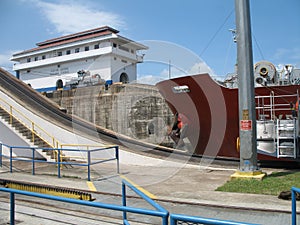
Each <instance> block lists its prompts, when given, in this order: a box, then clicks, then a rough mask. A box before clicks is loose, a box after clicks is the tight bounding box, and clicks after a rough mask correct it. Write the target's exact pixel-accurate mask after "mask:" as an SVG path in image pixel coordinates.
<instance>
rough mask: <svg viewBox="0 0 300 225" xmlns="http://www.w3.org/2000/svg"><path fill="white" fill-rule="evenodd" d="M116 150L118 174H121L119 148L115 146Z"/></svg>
mask: <svg viewBox="0 0 300 225" xmlns="http://www.w3.org/2000/svg"><path fill="white" fill-rule="evenodd" d="M115 149H116V154H115V156H116V159H117V173H120V164H119V146H115Z"/></svg>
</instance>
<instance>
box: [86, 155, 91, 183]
mask: <svg viewBox="0 0 300 225" xmlns="http://www.w3.org/2000/svg"><path fill="white" fill-rule="evenodd" d="M87 156H88V157H87V158H88V163H87V168H88V181H91V152H90V151H88V152H87Z"/></svg>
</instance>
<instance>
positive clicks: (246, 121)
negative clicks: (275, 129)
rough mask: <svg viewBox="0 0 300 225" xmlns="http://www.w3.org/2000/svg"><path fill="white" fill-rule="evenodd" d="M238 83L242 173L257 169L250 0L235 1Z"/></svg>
mask: <svg viewBox="0 0 300 225" xmlns="http://www.w3.org/2000/svg"><path fill="white" fill-rule="evenodd" d="M235 11H236V28H237V31H236V35H237V36H236V37H237V59H238V80H239V84H238V85H239V121H240V171H241V172H252V171H256V170H258V168H257V149H256V115H255V99H254V71H253V70H254V69H253V55H252V40H251V25H250V10H249V0H235Z"/></svg>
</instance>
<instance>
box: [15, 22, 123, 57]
mask: <svg viewBox="0 0 300 225" xmlns="http://www.w3.org/2000/svg"><path fill="white" fill-rule="evenodd" d="M117 33H119V31H118V30H116V29H113V28H111V27H109V26H104V27H99V28H95V29H91V30H86V31H82V32H79V33H75V34H70V35H65V36H62V37H58V38H53V39H49V40H46V41H43V42H39V43H37V44H36V45H37V46H38V47H36V48H32V49H29V50H25V51H22V52H18V53H15V54H13V57H14V56H18V55H21V54H25V53H29V52H34V51H38V50H41V49H46V48H49V47H54V46H59V45H63V44H67V43H71V42H75V41H81V40H86V39H90V38H95V37H100V36H105V35H109V34H117Z"/></svg>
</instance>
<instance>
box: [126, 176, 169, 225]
mask: <svg viewBox="0 0 300 225" xmlns="http://www.w3.org/2000/svg"><path fill="white" fill-rule="evenodd" d="M126 186H127V187H129V188H130V189H131V190H132V191H134V192H135V193H136V194H137V195H139V196H140V197H141V198H143V199H144V200H145V201H146V202H147V203H149V204H150V205H151V206H153V207H154V208H155V209H156V211H152V213H153V215H156V216H159V217H162V225H168V220H169V212H168V211H167V210H166V209H165V208H163V207H162V206H160V205H159V204H158V203H157V202H155V201H154V200H153V199H151V198H150V197H148V196H147V195H146V194H144V193H143V192H141V191H140V190H138V189H137V188H136V187H135V186H133V185H132V184H131V183H129V182H128V181H126V180H122V203H123V206H124V207H126V204H127V202H126ZM123 220H124V221H125V222H126V221H127V212H126V211H124V212H123ZM125 224H126V223H125Z"/></svg>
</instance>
